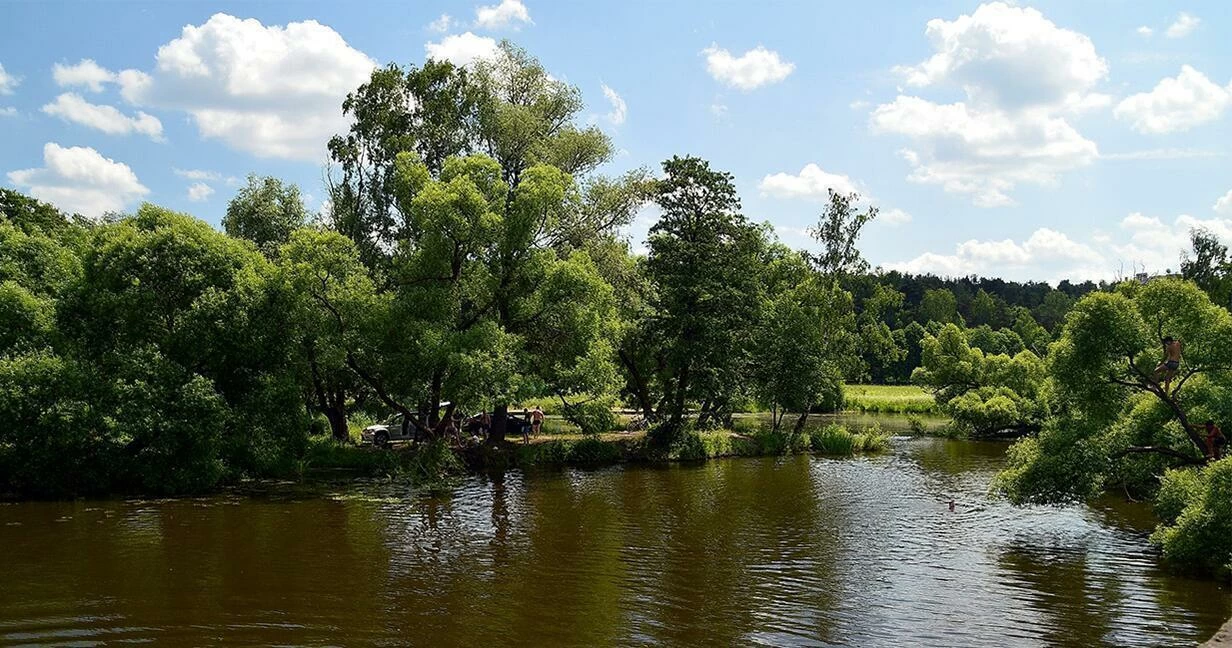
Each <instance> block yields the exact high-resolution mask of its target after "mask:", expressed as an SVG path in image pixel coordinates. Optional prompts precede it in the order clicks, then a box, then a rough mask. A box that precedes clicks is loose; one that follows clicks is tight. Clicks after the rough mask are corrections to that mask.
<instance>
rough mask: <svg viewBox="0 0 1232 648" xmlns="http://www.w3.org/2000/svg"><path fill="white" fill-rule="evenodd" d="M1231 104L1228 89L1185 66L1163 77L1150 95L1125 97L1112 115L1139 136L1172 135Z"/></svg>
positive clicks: (1231, 91) (1215, 115) (1231, 90)
mask: <svg viewBox="0 0 1232 648" xmlns="http://www.w3.org/2000/svg"><path fill="white" fill-rule="evenodd" d="M1229 104H1232V87H1228V88H1223V87H1220V86H1219V85H1218V84H1216V83H1214V82H1213V81H1211V80H1210V79H1208V78H1206V75H1205V74H1202V73H1201V72H1199V71H1197V70H1195V69H1193V68H1192V67H1190V66H1188V65H1182V66H1181V72H1180V73H1179V74H1177V75H1176V77H1175V78H1170V77H1169V78H1164V79H1163V80H1161V81H1160V82H1159V83H1158V84H1157V85H1156V86H1155V88H1154V89H1153V90H1151V91H1150V92H1141V93H1138V94H1135V95H1132V96H1129V97H1126V98H1125V99H1123V100H1122V101H1121V103H1119V104H1117V107H1116V109H1114V110H1113V114H1114V115H1116V117H1117V119H1121V120H1124V121H1128V122H1130V126H1131V127H1132V128H1133V129H1134V130H1136V131H1138V132H1140V133H1152V134H1160V133H1172V132H1177V131H1186V130H1189V129H1190V128H1193V127H1194V126H1197V125H1200V124H1205V123H1207V122H1210V121H1214V120H1216V119H1218V118H1219V117H1220V116H1221V115H1223V111H1224V110H1225V109H1227V107H1228V105H1229Z"/></svg>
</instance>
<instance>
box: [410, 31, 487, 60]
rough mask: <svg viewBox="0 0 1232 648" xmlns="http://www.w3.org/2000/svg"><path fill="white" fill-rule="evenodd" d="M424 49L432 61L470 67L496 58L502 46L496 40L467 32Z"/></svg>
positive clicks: (431, 44) (446, 38)
mask: <svg viewBox="0 0 1232 648" xmlns="http://www.w3.org/2000/svg"><path fill="white" fill-rule="evenodd" d="M424 49H425V50H427V52H428V58H430V59H436V60H438V61H450V62H451V63H453V64H454V65H470V64H471V63H473V62H475V61H478V60H480V59H490V58H493V57H495V56H496V55H497V53H498V52H499V51H500V46H498V45H497V44H496V39H493V38H488V37H487V36H476V35H475V34H472V33H471V32H466V33H464V34H454V35H452V36H446V37H445V38H442V39H441V42H439V43H427V44H425V45H424Z"/></svg>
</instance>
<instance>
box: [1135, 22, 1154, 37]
mask: <svg viewBox="0 0 1232 648" xmlns="http://www.w3.org/2000/svg"><path fill="white" fill-rule="evenodd" d="M1134 31H1136V32H1138V35H1139V36H1141V37H1143V38H1150V37H1151V34H1154V33H1155V30H1154V29H1151V28H1150V27H1147V26H1146V25H1143V26H1141V27H1139V28H1138V29H1136V30H1134Z"/></svg>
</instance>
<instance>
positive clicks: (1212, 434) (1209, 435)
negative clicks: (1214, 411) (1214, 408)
mask: <svg viewBox="0 0 1232 648" xmlns="http://www.w3.org/2000/svg"><path fill="white" fill-rule="evenodd" d="M1189 427H1190V428H1192V429H1194V430H1204V431H1205V432H1206V456H1207V457H1209V458H1210V459H1211V461H1219V459H1220V458H1221V457H1222V456H1223V448H1224V446H1226V445H1227V444H1228V439H1227V437H1225V436H1224V435H1223V430H1221V429H1219V426H1218V425H1215V422H1214V421H1212V420H1210V419H1207V420H1206V422H1205V423H1203V424H1202V425H1191V426H1189Z"/></svg>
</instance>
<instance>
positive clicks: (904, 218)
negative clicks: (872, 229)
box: [877, 207, 911, 225]
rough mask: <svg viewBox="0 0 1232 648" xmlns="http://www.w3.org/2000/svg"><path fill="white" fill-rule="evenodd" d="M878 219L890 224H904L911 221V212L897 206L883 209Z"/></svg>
mask: <svg viewBox="0 0 1232 648" xmlns="http://www.w3.org/2000/svg"><path fill="white" fill-rule="evenodd" d="M877 220H880V221H881V222H883V223H887V224H890V225H904V224H906V223H910V222H911V214H908V213H907V212H905V211H903V210H901V209H899V208H897V207H895V208H892V209H885V210H882V211H881V213H880V214H878V215H877Z"/></svg>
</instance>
